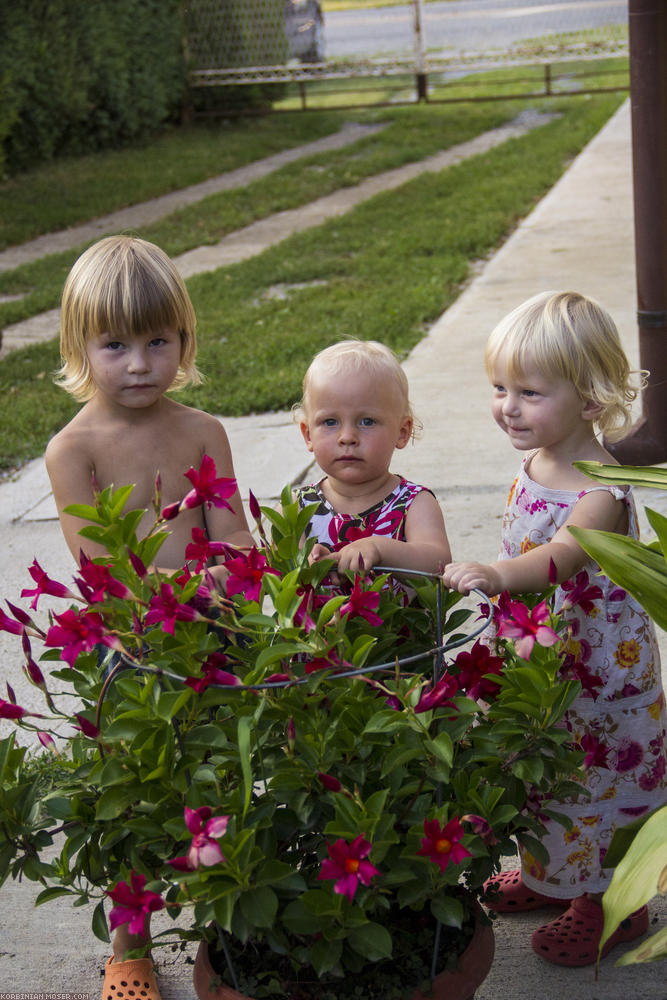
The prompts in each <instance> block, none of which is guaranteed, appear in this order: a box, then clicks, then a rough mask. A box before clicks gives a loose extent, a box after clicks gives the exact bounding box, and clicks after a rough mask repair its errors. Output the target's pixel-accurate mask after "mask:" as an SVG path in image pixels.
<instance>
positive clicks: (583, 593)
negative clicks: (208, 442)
mask: <svg viewBox="0 0 667 1000" xmlns="http://www.w3.org/2000/svg"><path fill="white" fill-rule="evenodd" d="M561 589H562V590H563V591H564V592H565V593H566V594H567V597H566V598H565V600H564V601H563V610H565V611H567V610H568V608H574V607H576V606H577V605H579V607H580V608H581V610H582V611H583V612H584V613H585V614H587V615H590V613H591V611H592V610H593V608H594V601H599V600H600V599H601V598H602V597H603V596H604V595H603V593H602V588H601V587H598V586H597V584H592V585H591V584H590V582H589V579H588V573H587V572H586V570H585V569H582V570H580V572H579V573H577V575H576V576H575V578H574V580H565V581H564V582H563V583H562V584H561Z"/></svg>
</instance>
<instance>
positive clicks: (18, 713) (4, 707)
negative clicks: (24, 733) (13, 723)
mask: <svg viewBox="0 0 667 1000" xmlns="http://www.w3.org/2000/svg"><path fill="white" fill-rule="evenodd" d="M29 714H30V713H29V712H28V710H27V708H21V706H20V705H14V704H12V702H11V701H5V699H4V698H0V719H22V718H23V716H24V715H29Z"/></svg>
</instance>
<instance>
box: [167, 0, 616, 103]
mask: <svg viewBox="0 0 667 1000" xmlns="http://www.w3.org/2000/svg"><path fill="white" fill-rule="evenodd" d="M187 16H188V33H189V60H190V67H191V72H190V82H191V85H192V86H193V87H194V88H215V87H230V86H247V85H251V84H254V85H256V84H267V83H273V84H275V83H283V84H295V85H297V87H298V88H299V92H300V94H301V96H302V103H303V104H304V106H305V103H306V101H305V95H306V86H307V85H312V84H317V85H318V86H320V87H321V85H322V84H323V83H324V82H325V81H328V82H329V85H330V90H335V89H336V84H337V85H338V88H339V92H340V93H342V94H343V95H344V94H345V93H347V94H348V97H349V93H350V88H349V86H347V87H344V86H343V85H342V84H341V81H349V80H354V79H361V78H366V79H367V80H384V81H388V80H391V79H392V78H396V79H399V78H400V79H401V80H402V81H404V80H405V79H406V78H412V79H413V80H414V81H415V84H414V86H413V87H412V91H411V94H410V96H409V97H408V98H407V99H409V100H415V99H426V100H428V99H430V89H431V83H432V82H433V81H437V82H442V81H446V80H452V79H456V78H458V77H460V76H462V75H464V74H471V73H475V72H480V71H489V70H492V69H499V68H509V67H511V68H514V69H518V68H520V67H526V66H533V67H534V66H539V67H540V74H541V82H540V86H539V89H540V92H542V93H547V94H548V93H553V92H554V90H555V89H559V91H560V87H559V84H558V80H559V79H561V77H562V76H563V75H565V74H564V73H561V71H560V69H559V67H561V66H563V65H564V64H568V65H571V64H572V63H574V62H577V63H578V64H580V66H581V67H582V68H581V69H580V71H579V73H578V74H577V76H578V78H579V80H580V85H579V84H578V83H577V82H576V81H575V83H573V74H572V71H571V70H566V71H565V72H566V74H567V78H568V83H567V85H566V86H565V87H564V88H563V89H564V91H565V92H569V93H574V92H576V93H582V92H586V91H587V86H586V78H587V73H586V64H587V63H591V62H592V61H594V60H598V59H601V58H611V57H616V56H627V53H628V45H627V18H628V13H627V0H609V2H603V0H596V2H595V3H590V2H589V3H572V2H571V0H559V2H552V3H550V4H544V3H539V2H536V0H533V2H530V0H518V2H517V0H493V2H489V3H488V4H486V3H485V2H484V0H480V2H479V3H478V4H476V5H474V7H473V5H471V4H466V3H462V2H460V0H448V2H440V3H438V2H433V3H427V2H425V0H407V2H406V3H405V4H404V5H401V6H396V7H381V8H366V7H364V5H363V2H362V0H360V3H359V7H358V8H357V9H354V10H341V11H335V10H334V11H326V9H325V6H323V5H322V3H321V2H320V0H191V2H190V3H189V4H188V12H187ZM517 79H518V77H517ZM402 87H403V90H404V93H405V84H404V83H402ZM626 87H627V74H625V76H624V77H623V80H619V82H618V84H617V85H611V86H607V87H605V88H604V89H625V88H626ZM595 89H599V88H595ZM507 96H512V95H511V94H508V95H507ZM516 96H525V94H524V93H521V94H517V95H516ZM478 98H479V99H484V94H483V93H482V92H480V94H479V95H478ZM468 99H470V98H468ZM343 103H344V104H345V101H343ZM345 106H349V104H346V105H345Z"/></svg>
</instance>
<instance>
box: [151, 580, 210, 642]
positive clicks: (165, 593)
mask: <svg viewBox="0 0 667 1000" xmlns="http://www.w3.org/2000/svg"><path fill="white" fill-rule="evenodd" d="M198 617H199V615H198V614H197V612H196V611H195V609H194V608H191V607H190V605H189V604H181V602H180V601H179V600H178V599H177V598H176V597H174V588H173V587H172V586H171V584H170V583H161V584H160V593H159V594H154V595H153V597H151V599H150V601H149V603H148V612H147V614H146V618H145V620H144V621H145V624H146V625H157V624H158V623H160V622H161V623H162V625H163V626H164V631H165V632H169V634H170V635H173V634H174V626H175V624H176V622H177V621H179V622H193V621H195V619H196V618H198Z"/></svg>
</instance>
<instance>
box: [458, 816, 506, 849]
mask: <svg viewBox="0 0 667 1000" xmlns="http://www.w3.org/2000/svg"><path fill="white" fill-rule="evenodd" d="M461 822H462V823H470V825H471V827H472V829H473V833H476V834H477V836H478V837H481V838H482V840H483V841H484V843H485V844H486V845H487V847H493V845H494V844H498V843H499V840H498V838H497V837H496V835H495V833H494V832H493V827H492V826H491V824H490V823H489V821H488V820H486V819H484V817H483V816H477V815H475V814H474V813H468V814H467V815H466V816H461Z"/></svg>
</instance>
